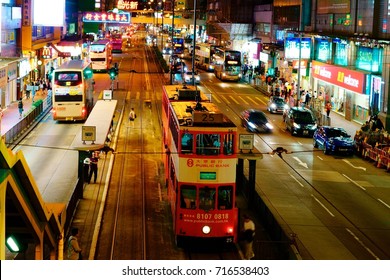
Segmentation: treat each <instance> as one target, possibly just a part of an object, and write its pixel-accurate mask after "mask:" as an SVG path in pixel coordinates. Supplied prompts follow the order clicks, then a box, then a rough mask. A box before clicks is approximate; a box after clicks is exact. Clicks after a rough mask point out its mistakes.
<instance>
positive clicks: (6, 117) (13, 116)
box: [0, 93, 47, 136]
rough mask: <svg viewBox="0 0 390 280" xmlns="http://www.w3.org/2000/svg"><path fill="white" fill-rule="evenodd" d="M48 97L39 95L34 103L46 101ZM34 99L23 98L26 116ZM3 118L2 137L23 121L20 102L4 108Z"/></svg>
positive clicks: (0, 130)
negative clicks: (20, 115) (20, 116)
mask: <svg viewBox="0 0 390 280" xmlns="http://www.w3.org/2000/svg"><path fill="white" fill-rule="evenodd" d="M46 97H47V93H44V94H41V93H39V94H38V93H37V94H36V95H35V97H34V101H37V100H40V99H45V98H46ZM32 103H33V102H32V99H31V97H30V98H29V99H26V97H25V96H24V98H23V109H24V111H23V114H26V113H27V112H28V111H29V110H30V109H31V106H32ZM2 115H3V116H2V117H0V132H1V136H3V135H4V134H5V133H7V132H8V131H9V130H10V129H11V128H12V127H13V126H15V125H16V124H17V123H18V122H19V121H20V120H21V119H20V118H19V109H18V101H17V100H16V101H13V102H12V103H11V104H10V105H9V106H7V107H6V108H3V111H2Z"/></svg>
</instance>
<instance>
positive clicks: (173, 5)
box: [170, 0, 175, 85]
mask: <svg viewBox="0 0 390 280" xmlns="http://www.w3.org/2000/svg"><path fill="white" fill-rule="evenodd" d="M171 1H172V34H171V42H172V49H173V33H174V30H175V0H171ZM171 63H172V62H171ZM172 71H173V67H172V65H171V74H170V84H171V85H172V84H173V72H172Z"/></svg>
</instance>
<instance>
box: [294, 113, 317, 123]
mask: <svg viewBox="0 0 390 280" xmlns="http://www.w3.org/2000/svg"><path fill="white" fill-rule="evenodd" d="M294 119H295V122H297V123H313V122H314V119H313V117H312V115H311V114H310V113H309V112H301V113H297V114H296V115H295V118H294Z"/></svg>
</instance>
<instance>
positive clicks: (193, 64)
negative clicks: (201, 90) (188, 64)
mask: <svg viewBox="0 0 390 280" xmlns="http://www.w3.org/2000/svg"><path fill="white" fill-rule="evenodd" d="M195 42H196V0H194V37H193V39H192V72H191V73H192V83H193V85H196V83H195V45H196V43H195Z"/></svg>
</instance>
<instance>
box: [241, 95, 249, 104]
mask: <svg viewBox="0 0 390 280" xmlns="http://www.w3.org/2000/svg"><path fill="white" fill-rule="evenodd" d="M238 98H240V99H241V100H242V102H244V103H245V104H247V105H249V103H248V102H247V101H246V100H245V99H244V98H242V97H241V96H238Z"/></svg>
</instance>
